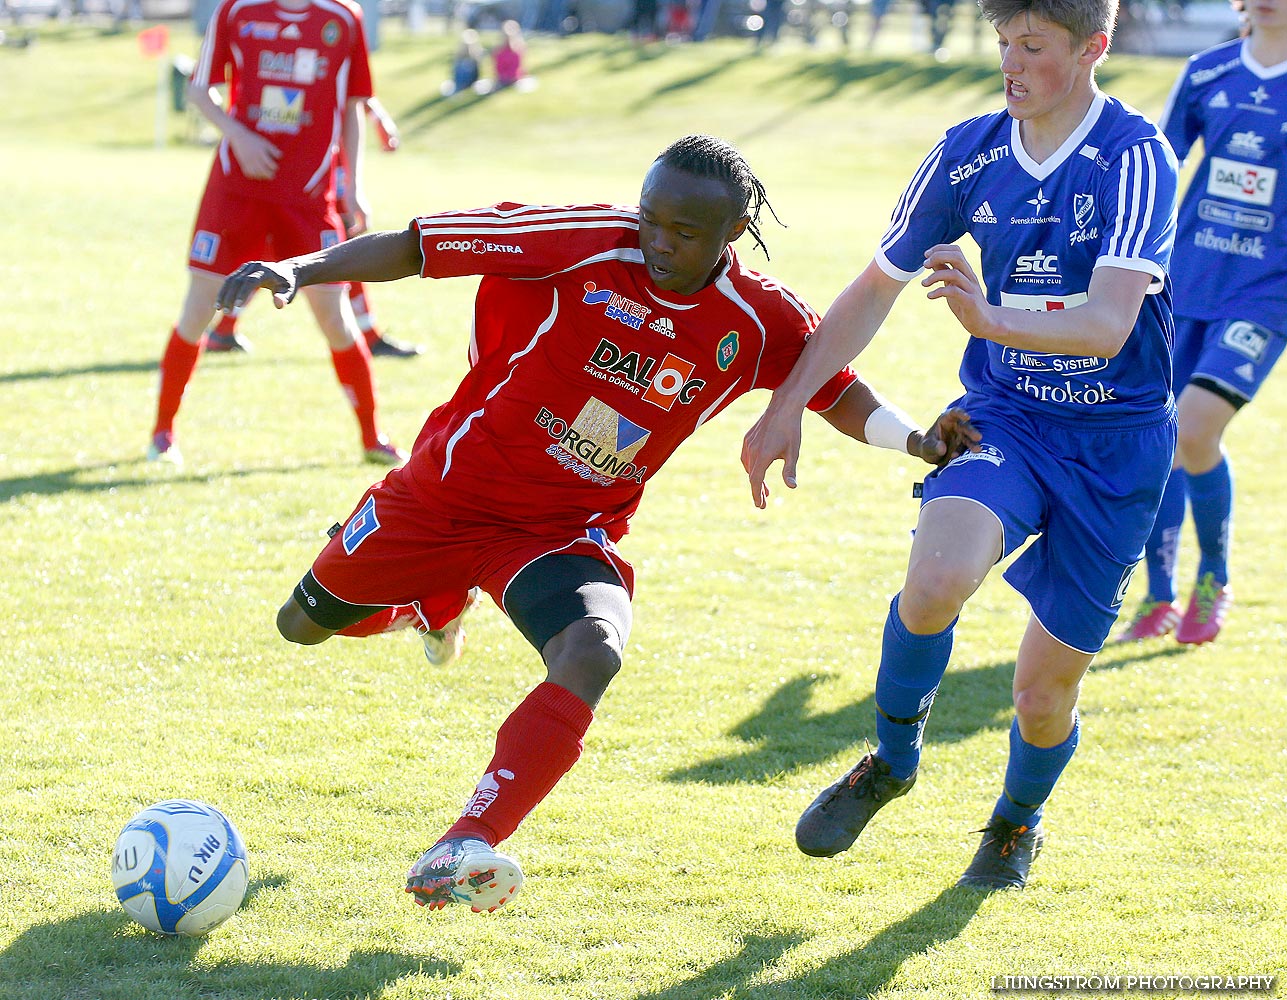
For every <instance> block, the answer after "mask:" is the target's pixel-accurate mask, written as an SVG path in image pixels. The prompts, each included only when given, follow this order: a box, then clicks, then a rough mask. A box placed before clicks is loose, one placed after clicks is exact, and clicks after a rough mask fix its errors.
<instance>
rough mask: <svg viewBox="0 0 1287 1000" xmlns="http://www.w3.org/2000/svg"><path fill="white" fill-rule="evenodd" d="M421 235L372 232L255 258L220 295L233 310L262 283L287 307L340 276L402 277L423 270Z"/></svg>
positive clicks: (354, 278) (226, 283) (225, 306)
mask: <svg viewBox="0 0 1287 1000" xmlns="http://www.w3.org/2000/svg"><path fill="white" fill-rule="evenodd" d="M420 263H421V258H420V238H419V236H418V235H417V234H416V232H415V231H414V230H413V229H401V230H390V231H385V232H379V233H368V234H366V235H365V236H359V237H357V238H356V239H351V240H346V241H345V242H343V243H337V244H335V246H332V247H327V248H326V249H325V250H319V251H318V252H317V253H310V254H304V255H302V256H299V257H289V258H287V259H286V260H283V261H277V262H276V263H270V262H267V261H262V260H252V261H250V262H249V263H247V264H242V265H241V267H239V268H237V270H235V271H233V272H232V274H230V275H229V276H228V278H227V280H226V281H224V283H223V286H222V287H221V288H220V289H219V295H218V297H217V298H216V299H215V307H216V308H218V309H223V310H224V311H228V310H231V309H235V308H237V307H239V306H243V305H245V304H246V300H247V299H249V298H250V295H251V293H252V292H254V290H255V289H257V288H267V289H269V290H270V291H271V292H272V293H273V304H274V305H276V306H277V308H278V309H281V308H282V307H283V306H285V305H286V304H287V303H288V302H290V301H291V299H293V298H294V297H295V294H296V293H297V292H298V291H299V290H300V289H301V288H304V287H306V286H308V285H326V284H331V283H335V282H340V281H396V280H397V279H398V278H407V277H410V276H411V275H413V274H419V273H420Z"/></svg>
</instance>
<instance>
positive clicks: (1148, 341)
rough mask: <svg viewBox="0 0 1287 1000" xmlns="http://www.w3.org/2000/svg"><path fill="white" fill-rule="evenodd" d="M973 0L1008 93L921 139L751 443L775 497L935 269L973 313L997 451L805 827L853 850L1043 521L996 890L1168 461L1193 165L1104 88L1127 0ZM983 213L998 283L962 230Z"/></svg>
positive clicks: (909, 604)
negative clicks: (845, 766) (1186, 198)
mask: <svg viewBox="0 0 1287 1000" xmlns="http://www.w3.org/2000/svg"><path fill="white" fill-rule="evenodd" d="M979 6H980V9H981V10H982V13H983V15H984V16H985V17H986V18H987V19H988V21H989V22H991V23H992V25H993V26H994V27H995V29H996V32H997V41H998V45H999V48H1000V54H1001V72H1002V75H1003V77H1004V82H1005V99H1006V110H1005V111H1000V112H996V113H993V114H989V115H984V116H981V117H979V118H974V119H971V120H969V121H966V122H963V123H961V124H960V125H957V126H955V127H953V128H951V129H949V130H948V132H947V134H946V135H945V136H944V137H943V139H942V140H940V142H939V143H938V145H937V146H935V147H934V149H933V150H932V151H931V152H930V154H929V156H927V157H926V159H925V160H924V162H923V163H922V164H921V166H920V168H919V169H918V170H917V171H916V173H915V174H914V175H913V177H912V180H911V183H910V184H909V185H908V187H907V189H906V191H905V192H904V194H903V196H902V198H901V199H900V201H899V202H898V205H897V207H896V208H895V211H894V215H893V222H892V225H891V226H890V228H889V230H888V231H887V233H886V234H885V237H884V239H883V240H882V242H881V245H880V249H879V251H878V252H877V254H876V256H875V258H874V259H873V260H872V262H871V263H870V264H869V265H868V266H867V268H866V270H864V271H863V272H862V274H860V275H859V276H858V277H857V278H856V279H855V280H854V281H853V283H852V284H850V285H849V287H848V288H846V289H845V291H844V292H842V293H841V295H840V297H839V298H838V299H837V300H836V301H835V303H834V304H833V305H832V307H831V309H830V311H829V312H828V313H827V316H826V318H825V319H824V321H823V322H822V324H821V325H820V326H819V328H818V331H817V333H816V334H815V336H814V338H813V339H812V340H811V341H810V343H809V345H808V346H807V347H806V348H805V350H804V352H803V354H802V355H801V358H800V361H799V362H798V363H797V365H796V367H795V369H794V370H793V372H792V375H791V376H790V378H788V380H787V381H786V382H785V383H784V384H783V385H782V386H781V387H780V388H779V389H778V390H777V391H776V392H775V393H774V397H773V400H772V402H771V403H770V405H769V408H768V409H767V410H766V412H765V414H764V415H763V416H762V417H761V418H760V420H759V421H758V422H757V424H756V425H755V426H754V427H753V428H752V429H751V431H750V432H749V433H748V434H747V437H746V441H745V442H744V445H743V455H742V460H743V464H744V465H745V466H746V469H747V473H748V475H749V477H750V480H751V490H752V495H753V498H754V500H755V502H756V504H757V505H759V506H763V505H764V503H765V497H766V495H767V492H768V491H767V489H766V487H765V483H764V477H765V473H766V472H767V469H768V467H769V465H770V464H771V463H773V462H774V461H776V460H778V459H782V460H783V461H784V463H785V465H784V468H783V478H784V480H785V481H786V483H787V485H788V486H794V485H795V470H796V460H797V458H798V455H799V450H800V419H801V413H802V408H803V406H804V401H805V400H806V399H808V398H809V396H810V395H811V394H812V392H813V388H811V387H816V386H818V385H821V384H822V383H823V382H824V381H825V380H826V378H827V377H828V376H829V375H831V374H832V373H834V372H835V371H837V370H838V369H839V368H841V367H842V366H843V365H845V364H846V363H847V362H848V361H850V360H851V359H852V358H853V357H854V356H855V355H857V354H858V353H859V352H860V351H862V350H863V348H865V347H866V346H867V344H868V343H869V342H870V340H871V338H872V337H873V336H874V335H875V333H876V330H877V329H878V328H879V327H880V325H881V323H882V322H883V320H884V318H885V316H886V315H887V314H888V312H889V310H890V308H891V307H892V306H893V303H894V300H895V299H896V298H897V296H898V294H899V292H901V291H902V289H903V286H904V285H905V284H906V282H908V281H910V280H911V279H912V278H915V277H917V276H918V275H919V274H921V273H922V269H924V268H928V269H929V271H930V273H929V275H928V277H925V278H923V280H922V281H921V284H922V285H924V286H926V287H929V288H930V289H931V291H930V292H929V297H930V298H931V299H942V300H943V301H944V302H946V303H947V305H948V306H949V307H950V308H951V310H952V313H953V314H954V315H955V316H956V318H957V320H958V321H959V322H960V324H961V325H962V326H963V327H965V329H966V330H967V331H968V332H969V333H970V334H971V337H970V339H969V340H968V342H967V344H966V348H965V355H964V358H963V360H962V363H961V370H960V374H961V381H962V383H963V384H964V386H965V390H966V392H965V396H964V397H963V399H964V404H963V405H965V406H966V407H968V408H969V411H970V413H971V416H972V418H973V421H974V424H975V426H976V427H977V428H978V430H979V431H980V432H981V433H982V449H981V451H979V452H978V453H971V454H968V455H962V456H960V457H959V458H958V459H956V460H954V461H953V462H951V463H949V464H948V465H947V467H946V468H944V469H942V470H939V471H937V472H935V473H933V474H931V475H930V476H929V477H928V479H927V480H926V482H925V488H924V502H923V505H922V507H921V510H920V517H919V520H918V523H917V528H916V535H915V539H914V541H913V543H912V550H911V557H910V560H909V564H908V569H907V577H906V580H905V582H904V585H903V589H902V591H901V593H900V594H899V595H898V596H896V597H895V598H894V600H893V602H892V603H891V605H890V611H889V616H888V618H887V619H886V624H885V634H884V642H883V647H882V652H881V662H880V669H879V671H878V673H877V677H876V692H875V694H876V708H877V713H876V733H877V735H878V737H879V740H880V743H879V746H878V747H877V749H876V751H875V753H874V754H868V755H867V756H866V757H864V758H863V759H862V761H861V762H859V764H858V765H857V766H856V767H855V768H854V769H853V770H852V771H850V772H849V773H848V774H847V775H845V776H844V777H843V778H841V779H840V780H839V781H838V782H836V783H835V784H834V785H832V786H831V787H830V788H828V789H826V790H825V791H823V792H822V794H821V795H819V796H818V798H817V799H816V800H815V801H814V802H813V804H811V805H810V806H809V807H808V808H807V809H806V810H805V812H804V815H803V816H801V818H800V822H799V825H798V826H797V828H796V842H797V844H798V845H799V846H800V849H801V850H803V851H804V852H805V853H806V854H811V855H815V856H830V855H833V854H837V853H839V852H840V851H843V850H845V849H846V848H848V847H849V846H850V845H852V844H853V842H854V840H855V839H856V838H857V837H858V835H859V834H860V833H861V832H862V829H863V828H864V827H865V826H866V824H867V822H868V821H869V820H870V819H871V817H872V816H873V815H874V814H875V813H876V811H877V810H878V809H880V808H881V806H883V805H884V804H885V803H886V802H888V801H889V800H891V799H893V798H896V797H897V796H900V795H902V794H904V793H905V792H906V791H907V790H908V789H910V788H911V786H912V783H913V782H914V781H915V780H916V774H917V768H918V765H919V762H920V753H921V736H922V731H923V728H924V726H925V721H926V718H927V716H928V715H929V712H930V706H931V704H932V703H933V700H934V695H935V693H936V692H937V690H938V686H939V682H940V680H941V679H942V677H943V674H944V672H945V670H946V668H947V663H948V659H949V656H950V654H951V649H952V638H953V631H954V629H955V627H956V622H957V617H958V615H959V613H960V612H961V609H962V607H963V605H964V604H965V602H966V600H967V599H968V598H969V597H970V596H971V595H972V594H973V593H974V591H975V590H976V589H977V588H978V586H979V584H980V583H981V582H982V580H983V578H984V577H985V576H986V575H987V573H988V571H989V570H990V569H991V568H992V567H993V566H994V565H995V564H996V563H997V562H998V561H999V560H1001V559H1002V558H1004V557H1005V556H1008V555H1010V554H1011V553H1013V552H1014V551H1015V550H1016V549H1018V548H1019V547H1020V546H1021V545H1023V544H1024V543H1025V542H1026V541H1027V540H1028V539H1030V538H1031V539H1033V540H1032V542H1031V544H1030V545H1028V547H1027V548H1026V550H1025V551H1024V552H1023V554H1022V555H1020V556H1019V557H1018V558H1017V559H1016V560H1015V561H1014V563H1013V564H1012V565H1011V566H1010V567H1009V569H1008V570H1007V571H1006V574H1005V575H1006V579H1007V580H1008V581H1009V582H1010V583H1011V584H1012V585H1013V586H1014V587H1015V588H1016V589H1017V590H1019V591H1020V592H1021V593H1022V594H1023V595H1024V596H1025V597H1026V598H1027V600H1028V602H1029V604H1030V606H1031V609H1032V614H1031V618H1030V619H1029V622H1028V627H1027V629H1026V632H1025V634H1024V636H1023V639H1022V641H1021V643H1020V645H1019V651H1018V655H1017V657H1016V661H1015V676H1014V705H1015V721H1014V724H1013V725H1012V726H1011V729H1010V755H1009V762H1008V765H1007V768H1006V773H1005V782H1004V788H1003V791H1002V794H1001V796H1000V797H999V798H998V799H997V802H996V806H995V809H994V811H993V814H992V816H991V818H990V819H989V821H988V823H987V826H986V828H985V830H984V831H983V838H982V841H981V843H980V845H979V848H978V852H977V853H976V855H975V857H974V860H973V862H972V863H971V864H970V866H969V868H968V870H967V871H966V873H965V875H964V876H963V877H962V878H961V881H960V884H961V885H966V886H974V887H979V888H985V889H995V888H1006V887H1019V886H1022V885H1024V884H1025V883H1026V881H1027V878H1028V871H1029V867H1030V865H1031V863H1032V859H1033V858H1034V857H1035V856H1036V854H1037V852H1038V851H1039V850H1040V848H1041V844H1042V840H1043V836H1044V834H1043V831H1042V828H1041V826H1040V820H1041V813H1042V806H1043V804H1044V803H1045V801H1046V799H1047V797H1048V796H1049V795H1050V792H1051V790H1052V789H1053V787H1054V784H1055V782H1056V781H1057V780H1058V778H1059V775H1060V774H1061V773H1062V772H1063V770H1064V767H1065V766H1066V765H1067V764H1068V762H1069V760H1070V759H1071V757H1072V755H1073V751H1074V750H1075V749H1076V746H1077V741H1078V735H1079V727H1078V719H1077V693H1078V688H1079V684H1080V682H1081V678H1082V676H1083V675H1084V674H1085V673H1086V670H1087V669H1088V668H1089V666H1090V663H1091V661H1092V659H1093V658H1094V656H1095V653H1096V652H1097V651H1098V650H1099V649H1100V648H1101V647H1102V646H1103V643H1104V640H1105V638H1106V637H1107V636H1108V634H1109V631H1110V630H1111V628H1112V625H1113V622H1114V620H1115V618H1116V616H1117V613H1118V610H1119V609H1120V606H1121V602H1122V598H1123V595H1124V593H1125V591H1126V586H1127V583H1128V582H1129V580H1130V575H1131V572H1132V570H1133V569H1134V566H1135V563H1136V562H1137V560H1138V559H1139V557H1140V555H1141V552H1142V549H1143V545H1144V541H1145V539H1146V538H1147V537H1148V533H1149V529H1150V528H1151V526H1152V524H1153V518H1154V515H1155V513H1156V511H1157V506H1158V502H1159V500H1160V498H1161V494H1162V489H1163V485H1164V483H1165V481H1166V477H1167V474H1168V472H1169V469H1170V465H1171V459H1172V456H1173V453H1174V449H1175V434H1176V422H1175V404H1174V400H1173V398H1172V396H1171V384H1170V374H1171V359H1170V344H1171V338H1172V335H1173V326H1172V319H1171V291H1170V281H1169V279H1168V277H1167V267H1168V265H1169V260H1170V255H1171V248H1172V244H1173V241H1174V235H1175V199H1176V187H1177V180H1176V166H1175V156H1174V154H1173V153H1172V152H1171V150H1170V147H1169V146H1168V145H1167V143H1166V141H1165V140H1164V139H1163V137H1162V135H1161V133H1160V132H1159V131H1158V129H1157V127H1156V126H1155V125H1153V124H1152V123H1151V122H1149V121H1148V120H1147V119H1145V118H1144V117H1142V116H1141V115H1140V114H1139V113H1138V112H1136V111H1133V110H1132V109H1130V108H1128V107H1126V106H1124V105H1122V104H1121V103H1119V102H1118V101H1116V100H1114V99H1112V98H1110V97H1108V96H1106V95H1104V94H1103V93H1101V92H1100V91H1099V90H1098V88H1097V87H1096V86H1095V80H1094V71H1095V66H1096V64H1097V63H1098V62H1099V61H1100V60H1101V59H1102V58H1103V57H1104V54H1105V52H1106V51H1107V49H1108V45H1109V39H1110V36H1111V32H1112V29H1113V25H1114V21H1115V19H1116V13H1117V3H1116V0H980V3H979ZM967 233H968V234H969V235H970V236H971V237H972V238H973V239H974V241H975V243H976V244H977V245H978V247H979V252H980V259H981V262H982V274H983V276H984V278H985V279H986V282H987V284H986V288H985V286H984V284H983V283H982V282H981V281H980V280H979V278H978V277H976V274H975V270H974V267H973V266H971V264H970V263H969V261H967V259H966V256H965V254H964V253H962V251H961V249H960V247H958V246H956V245H955V242H954V241H956V240H958V239H960V238H961V237H962V236H964V235H966V234H967ZM1034 536H1037V537H1035V538H1034Z"/></svg>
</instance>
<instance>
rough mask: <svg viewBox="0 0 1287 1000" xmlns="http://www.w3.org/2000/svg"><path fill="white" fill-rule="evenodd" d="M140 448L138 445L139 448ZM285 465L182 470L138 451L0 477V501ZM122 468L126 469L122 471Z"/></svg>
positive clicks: (215, 477)
mask: <svg viewBox="0 0 1287 1000" xmlns="http://www.w3.org/2000/svg"><path fill="white" fill-rule="evenodd" d="M140 451H141V449H140ZM344 464H346V463H335V464H334V465H333V464H332V463H330V462H304V463H300V464H297V465H290V466H289V469H290V471H292V472H301V471H304V470H306V469H329V468H333V467H335V466H336V465H344ZM286 468H287V466H283V465H264V466H257V467H254V468H240V469H219V470H218V471H216V472H207V473H195V472H193V473H184V472H181V471H179V470H178V469H174V468H172V467H170V466H162V465H158V464H153V463H150V462H148V461H147V460H146V459H144V458H143V456H142V454H139V455H138V456H133V455H132V456H130V457H129V458H123V459H121V460H120V461H118V462H99V463H97V464H96V465H72V466H68V467H67V468H65V469H58V470H56V471H53V472H42V473H40V474H39V475H35V476H13V477H12V478H9V479H0V503H4V502H6V501H8V500H15V499H17V498H18V497H29V496H58V495H60V494H63V493H111V492H113V491H115V490H121V489H135V488H147V487H151V486H159V485H162V484H164V485H166V486H180V485H185V484H189V483H203V484H210V483H217V482H223V481H224V480H226V479H242V478H246V477H249V476H276V475H280V474H281V473H282V472H283V471H285V469H286ZM122 470H139V471H127V472H125V473H124V474H122Z"/></svg>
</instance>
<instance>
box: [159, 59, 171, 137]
mask: <svg viewBox="0 0 1287 1000" xmlns="http://www.w3.org/2000/svg"><path fill="white" fill-rule="evenodd" d="M168 52H169V49H168V48H167V49H166V51H165V52H162V53H161V54H160V55H159V56H157V57H156V64H157V66H158V67H159V68H158V70H157V77H156V148H157V149H161V148H162V147H163V146H164V145H165V138H166V136H165V131H166V104H167V103H168V102H169V100H170V73H171V68H170V60H169V58H168V57H167V54H168Z"/></svg>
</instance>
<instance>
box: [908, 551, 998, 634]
mask: <svg viewBox="0 0 1287 1000" xmlns="http://www.w3.org/2000/svg"><path fill="white" fill-rule="evenodd" d="M981 582H982V578H981V577H980V578H975V577H974V575H973V574H972V573H970V572H968V571H965V570H963V569H961V568H959V567H955V566H950V565H946V564H943V563H941V562H935V563H932V564H927V565H922V566H918V567H916V568H915V569H914V570H912V571H911V572H909V573H908V574H907V580H906V582H905V583H904V584H903V589H902V592H901V593H900V595H899V597H898V613H899V617H900V618H902V620H903V624H904V625H905V626H907V628H908V630H909V631H911V632H914V633H916V634H918V635H931V634H933V633H935V632H941V631H943V629H945V628H947V626H948V625H950V624H951V623H952V621H953V619H955V618H956V616H957V615H959V614H960V613H961V606H962V605H964V604H965V600H966V598H968V597H969V596H970V595H971V594H972V593H974V591H975V590H977V589H978V586H979V584H980V583H981Z"/></svg>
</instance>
